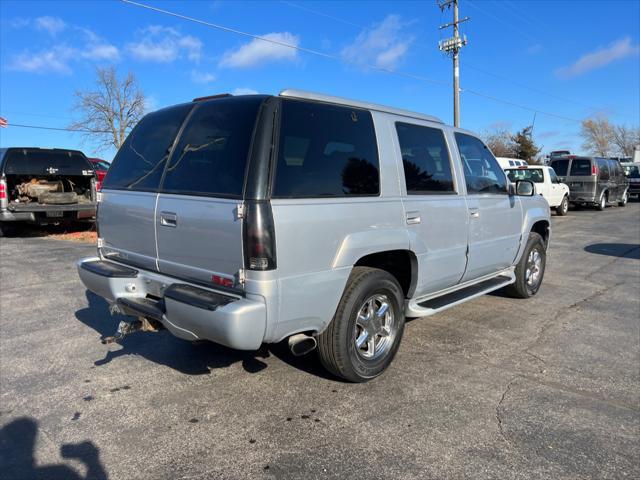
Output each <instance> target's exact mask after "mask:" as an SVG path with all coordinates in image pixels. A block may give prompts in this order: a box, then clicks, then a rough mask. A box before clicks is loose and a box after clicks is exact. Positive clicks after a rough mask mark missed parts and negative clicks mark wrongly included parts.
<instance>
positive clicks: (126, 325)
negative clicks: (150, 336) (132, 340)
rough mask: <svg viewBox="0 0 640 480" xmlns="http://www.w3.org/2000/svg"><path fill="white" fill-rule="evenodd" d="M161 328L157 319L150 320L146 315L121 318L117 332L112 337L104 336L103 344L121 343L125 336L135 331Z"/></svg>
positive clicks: (151, 330)
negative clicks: (131, 318) (129, 318)
mask: <svg viewBox="0 0 640 480" xmlns="http://www.w3.org/2000/svg"><path fill="white" fill-rule="evenodd" d="M159 329H160V325H158V323H157V322H156V321H153V320H148V319H146V318H144V317H139V318H137V319H135V320H121V321H120V323H119V324H118V329H117V330H116V333H115V334H114V335H113V336H111V337H104V338H103V339H102V344H103V345H107V344H109V343H120V342H121V341H122V339H123V338H124V337H126V336H127V335H130V334H132V333H133V332H137V331H142V332H157V331H158V330H159Z"/></svg>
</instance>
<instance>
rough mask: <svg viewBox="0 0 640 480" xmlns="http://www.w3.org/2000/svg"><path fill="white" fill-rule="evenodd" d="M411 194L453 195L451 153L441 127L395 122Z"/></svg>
mask: <svg viewBox="0 0 640 480" xmlns="http://www.w3.org/2000/svg"><path fill="white" fill-rule="evenodd" d="M396 131H397V133H398V140H399V142H400V151H401V152H402V165H403V166H404V179H405V182H406V185H407V194H409V195H437V194H442V193H454V188H453V176H452V174H451V160H450V158H449V150H448V149H447V143H446V141H445V139H444V133H443V131H442V130H440V129H439V128H431V127H423V126H419V125H413V124H409V123H400V122H398V123H396Z"/></svg>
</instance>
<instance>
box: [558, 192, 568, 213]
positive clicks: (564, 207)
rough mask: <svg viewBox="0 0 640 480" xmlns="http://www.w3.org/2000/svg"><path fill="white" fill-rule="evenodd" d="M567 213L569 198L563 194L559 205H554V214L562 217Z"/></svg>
mask: <svg viewBox="0 0 640 480" xmlns="http://www.w3.org/2000/svg"><path fill="white" fill-rule="evenodd" d="M567 213H569V198H568V197H567V196H566V195H565V196H564V198H563V199H562V202H561V203H560V205H558V206H557V207H556V215H559V216H561V217H564V216H565V215H566V214H567Z"/></svg>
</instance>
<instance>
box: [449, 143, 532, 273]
mask: <svg viewBox="0 0 640 480" xmlns="http://www.w3.org/2000/svg"><path fill="white" fill-rule="evenodd" d="M455 138H456V144H457V146H458V151H459V153H460V158H461V160H462V167H463V170H464V175H465V184H466V188H467V204H468V212H467V214H468V216H469V240H468V242H469V250H468V262H467V268H466V271H465V274H464V277H463V281H469V280H474V279H476V278H479V277H482V276H484V275H489V274H492V273H495V272H498V271H500V270H503V269H505V268H507V267H509V266H511V265H513V261H514V260H515V258H516V254H517V252H518V248H519V246H520V237H521V231H522V206H521V204H520V200H519V198H518V197H517V196H509V194H508V191H507V179H506V177H505V173H504V171H503V170H502V169H501V168H500V166H499V165H498V162H497V160H496V159H495V157H494V156H493V154H492V153H491V151H490V150H489V149H488V148H487V147H486V146H485V145H484V144H483V143H482V142H481V141H480V140H479V139H477V138H476V137H473V136H471V135H468V134H465V133H461V132H456V133H455Z"/></svg>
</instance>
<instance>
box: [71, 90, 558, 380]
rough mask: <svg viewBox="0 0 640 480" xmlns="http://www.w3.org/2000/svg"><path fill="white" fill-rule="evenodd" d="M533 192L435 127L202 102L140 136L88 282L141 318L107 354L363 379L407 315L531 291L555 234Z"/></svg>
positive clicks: (325, 110)
mask: <svg viewBox="0 0 640 480" xmlns="http://www.w3.org/2000/svg"><path fill="white" fill-rule="evenodd" d="M533 193H534V188H533V184H532V183H531V182H528V181H519V182H517V183H515V184H512V183H510V182H508V181H507V179H506V176H505V173H504V172H503V170H502V169H501V168H500V166H499V165H498V162H497V161H496V159H495V158H494V156H493V155H492V154H491V151H490V150H489V149H488V148H487V147H486V146H485V145H484V144H483V143H482V141H481V140H480V139H479V138H478V137H477V136H475V135H474V134H473V133H471V132H468V131H465V130H461V129H457V128H452V127H450V126H447V125H445V124H444V123H443V122H442V121H440V120H439V119H437V118H435V117H432V116H428V115H423V114H420V113H415V112H410V111H406V110H400V109H396V108H390V107H385V106H381V105H375V104H370V103H365V102H357V101H352V100H346V99H342V98H337V97H330V96H326V95H319V94H314V93H308V92H302V91H297V90H286V91H284V92H282V93H281V94H280V95H279V96H265V95H248V96H235V97H234V96H230V95H224V96H219V97H210V98H204V99H197V100H196V101H193V102H190V103H185V104H182V105H177V106H174V107H169V108H165V109H162V110H159V111H157V112H154V113H150V114H148V115H147V116H146V117H144V118H143V119H142V120H141V121H140V123H139V124H138V125H137V126H136V127H135V129H134V130H133V131H132V132H131V134H130V135H129V137H128V138H127V140H126V142H125V143H124V145H123V146H122V147H121V148H120V150H119V151H118V153H117V155H116V157H115V160H114V161H113V163H112V166H111V168H110V169H109V172H108V173H107V176H106V178H105V179H104V183H103V186H102V190H101V192H100V193H99V198H98V201H99V202H98V236H99V238H98V255H97V256H95V257H91V258H86V259H83V260H81V261H80V262H79V263H78V271H79V274H80V277H81V279H82V281H83V282H84V284H85V285H86V286H87V288H88V289H89V290H91V291H93V292H95V293H96V294H98V295H100V296H102V297H104V298H105V299H107V301H108V302H110V304H111V306H112V309H113V310H114V311H120V312H122V313H125V314H128V315H131V316H133V317H137V318H138V320H132V321H130V322H122V323H121V324H120V325H119V327H118V332H117V333H116V335H115V337H114V338H110V339H108V340H119V339H121V338H122V336H124V335H125V334H127V333H130V332H132V331H134V330H137V329H143V330H148V329H156V328H158V327H166V328H167V329H169V330H170V331H171V333H173V334H174V335H176V336H178V337H180V338H183V339H187V340H198V339H206V340H210V341H213V342H217V343H220V344H223V345H226V346H229V347H232V348H236V349H242V350H254V349H258V348H259V347H260V345H261V344H263V343H275V342H280V341H282V340H284V339H288V342H289V346H290V348H291V350H292V352H293V353H294V354H296V355H299V354H304V353H307V352H309V351H311V350H313V349H314V348H316V347H317V351H318V353H319V356H320V359H321V360H322V363H323V364H324V365H325V366H326V367H327V369H328V370H330V371H331V372H333V373H334V374H336V375H338V376H340V377H342V378H345V379H348V380H350V381H356V382H362V381H366V380H369V379H371V378H374V377H376V376H377V375H379V374H380V373H382V372H383V371H384V370H385V369H386V368H387V366H388V365H389V364H390V363H391V360H392V359H393V357H394V355H395V353H396V351H397V350H398V347H399V344H400V339H401V338H402V335H403V331H404V323H405V318H406V317H423V316H428V315H433V314H435V313H438V312H441V311H443V310H445V309H447V308H450V307H452V306H454V305H457V304H459V303H461V302H464V301H467V300H470V299H472V298H475V297H477V296H479V295H482V294H485V293H487V292H490V291H493V290H497V289H500V288H505V287H506V288H507V289H508V292H509V293H510V294H511V295H514V296H516V297H521V298H527V297H530V296H532V295H535V294H536V292H537V291H538V289H539V288H540V285H541V283H542V279H543V276H544V271H545V263H546V248H547V245H548V244H549V237H550V223H549V206H548V204H547V202H546V201H545V200H544V198H542V197H541V196H539V195H535V196H534V195H533Z"/></svg>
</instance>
